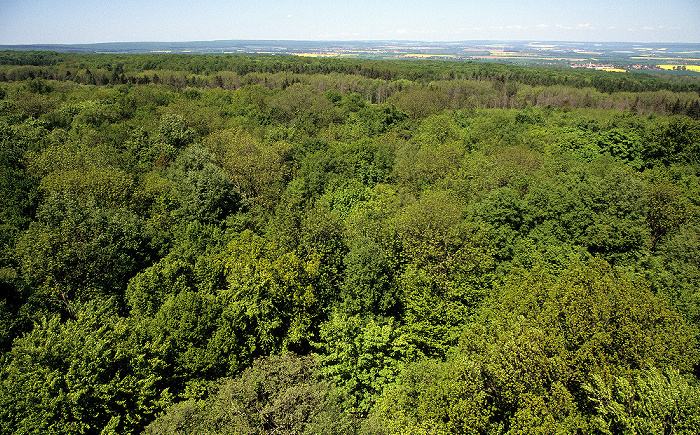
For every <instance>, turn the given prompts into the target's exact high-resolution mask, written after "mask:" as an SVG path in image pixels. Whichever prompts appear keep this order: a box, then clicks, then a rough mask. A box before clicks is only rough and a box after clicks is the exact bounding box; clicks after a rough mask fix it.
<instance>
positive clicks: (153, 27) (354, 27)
mask: <svg viewBox="0 0 700 435" xmlns="http://www.w3.org/2000/svg"><path fill="white" fill-rule="evenodd" d="M217 39H296V40H384V39H401V40H424V41H458V40H469V39H510V40H562V41H601V42H608V41H622V42H695V43H700V0H666V1H663V2H662V1H659V0H655V1H650V0H606V1H601V0H592V1H580V0H574V1H562V0H533V1H520V0H480V1H473V0H468V1H454V0H453V1H445V0H431V1H421V2H419V1H415V0H375V1H369V0H360V1H354V2H352V1H334V0H324V1H321V0H296V1H291V0H258V1H222V0H167V1H166V0H155V1H148V0H138V1H137V0H73V1H69V0H51V1H48V0H0V44H46V43H53V44H70V43H92V42H133V41H209V40H217Z"/></svg>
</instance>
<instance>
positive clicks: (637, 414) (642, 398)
mask: <svg viewBox="0 0 700 435" xmlns="http://www.w3.org/2000/svg"><path fill="white" fill-rule="evenodd" d="M585 390H586V392H587V393H588V400H589V401H590V402H591V404H592V405H593V406H594V407H595V411H596V414H595V417H594V419H593V427H594V428H595V429H596V431H597V433H601V434H612V433H636V434H658V433H677V434H692V433H695V432H696V431H697V428H698V425H700V414H698V409H700V392H699V391H698V388H697V386H693V385H691V384H689V383H688V381H687V380H686V379H684V378H683V377H682V376H681V375H680V374H679V373H678V371H674V370H668V371H663V372H662V371H660V370H658V369H650V370H647V371H644V372H643V373H641V374H639V375H637V376H636V377H635V378H634V379H633V380H629V379H626V378H621V377H613V378H612V379H611V380H610V381H608V382H606V381H604V380H603V379H602V378H601V377H599V376H594V378H593V379H592V382H591V384H588V385H586V386H585Z"/></svg>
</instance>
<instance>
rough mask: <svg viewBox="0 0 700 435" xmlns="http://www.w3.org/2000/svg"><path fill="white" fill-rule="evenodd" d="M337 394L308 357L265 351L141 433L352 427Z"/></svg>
mask: <svg viewBox="0 0 700 435" xmlns="http://www.w3.org/2000/svg"><path fill="white" fill-rule="evenodd" d="M341 400H342V396H341V395H340V394H339V392H338V391H337V390H336V389H335V388H334V387H333V385H332V384H331V383H329V382H328V381H325V380H324V379H323V378H322V377H321V376H320V375H319V371H318V364H317V362H316V361H315V360H314V358H313V357H298V356H295V355H293V354H282V355H271V356H269V357H266V358H262V359H258V360H256V361H255V362H254V363H253V365H252V366H251V367H250V368H248V369H246V370H245V371H243V372H242V373H241V374H240V375H238V376H236V377H235V378H230V379H222V380H221V381H220V382H219V383H218V385H216V387H215V388H214V391H212V394H211V396H210V397H209V398H207V399H205V400H201V401H187V402H181V403H179V404H177V405H174V406H173V407H171V408H170V409H169V410H168V412H167V413H166V414H164V415H163V416H161V417H159V418H158V420H156V421H155V422H153V423H151V425H150V426H148V427H147V428H146V431H145V432H144V434H149V435H158V434H188V435H189V434H231V433H235V434H268V433H285V434H348V433H353V432H354V430H353V429H354V422H353V420H352V419H351V418H349V416H348V415H347V414H345V413H344V412H343V410H342V408H341V406H340V404H341Z"/></svg>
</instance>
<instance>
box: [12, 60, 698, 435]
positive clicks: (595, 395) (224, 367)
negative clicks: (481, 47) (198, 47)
mask: <svg viewBox="0 0 700 435" xmlns="http://www.w3.org/2000/svg"><path fill="white" fill-rule="evenodd" d="M0 198H1V199H0V201H1V202H0V204H1V207H0V228H1V231H0V245H1V246H2V249H1V250H0V288H1V289H2V290H1V292H0V319H1V320H0V432H2V433H5V434H39V433H41V434H104V435H108V434H148V435H156V434H182V435H184V434H362V435H370V434H374V435H389V434H508V435H516V434H601V435H602V434H610V435H613V434H650V435H651V434H654V435H658V434H679V435H681V434H683V435H695V434H697V433H698V430H699V429H698V428H700V348H699V346H698V338H699V337H700V330H699V329H698V328H699V327H700V80H698V78H697V77H682V76H680V75H669V76H659V75H656V76H652V75H644V74H632V73H626V74H615V73H609V72H603V71H593V70H585V71H584V70H573V69H553V68H552V69H546V68H527V67H521V66H510V65H501V64H495V63H488V64H486V63H484V64H482V63H478V62H447V61H418V60H413V61H408V60H406V61H386V62H384V61H377V60H357V59H352V60H343V59H318V58H316V59H309V58H299V57H292V56H289V57H281V56H274V57H273V56H233V55H167V54H77V53H56V52H15V51H5V52H0Z"/></svg>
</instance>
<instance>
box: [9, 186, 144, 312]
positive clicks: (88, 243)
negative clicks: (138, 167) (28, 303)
mask: <svg viewBox="0 0 700 435" xmlns="http://www.w3.org/2000/svg"><path fill="white" fill-rule="evenodd" d="M37 218H38V219H37V220H36V221H34V222H32V223H31V225H30V226H29V229H28V230H27V231H25V232H24V233H23V234H22V235H21V236H20V238H19V239H18V242H17V247H16V252H17V260H18V262H19V267H20V270H21V273H22V277H23V279H24V280H25V281H26V282H27V284H28V285H29V286H31V288H32V289H33V290H34V291H35V292H36V296H37V298H41V299H43V300H42V301H41V302H40V303H41V304H45V303H51V304H60V305H62V306H63V307H64V308H66V309H68V311H70V310H71V309H70V304H69V302H70V301H73V300H82V301H86V300H89V299H91V298H95V297H97V298H100V297H104V296H108V295H115V296H117V297H120V296H121V295H123V291H124V290H125V287H126V281H127V280H128V279H129V278H130V277H131V276H132V275H134V274H135V273H136V271H137V268H138V267H139V266H140V265H141V264H143V263H144V262H146V261H147V260H148V257H149V251H148V249H147V239H145V238H144V236H143V230H142V223H141V222H140V220H139V219H138V217H137V216H135V215H133V214H132V213H129V212H127V211H124V210H105V209H101V208H99V207H98V205H97V204H95V203H94V202H92V201H89V202H87V203H81V202H80V201H79V198H77V197H76V196H74V195H72V194H70V193H54V194H52V195H50V196H49V197H48V198H47V199H46V200H45V202H44V203H43V204H42V205H41V207H40V208H39V211H38V216H37Z"/></svg>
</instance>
